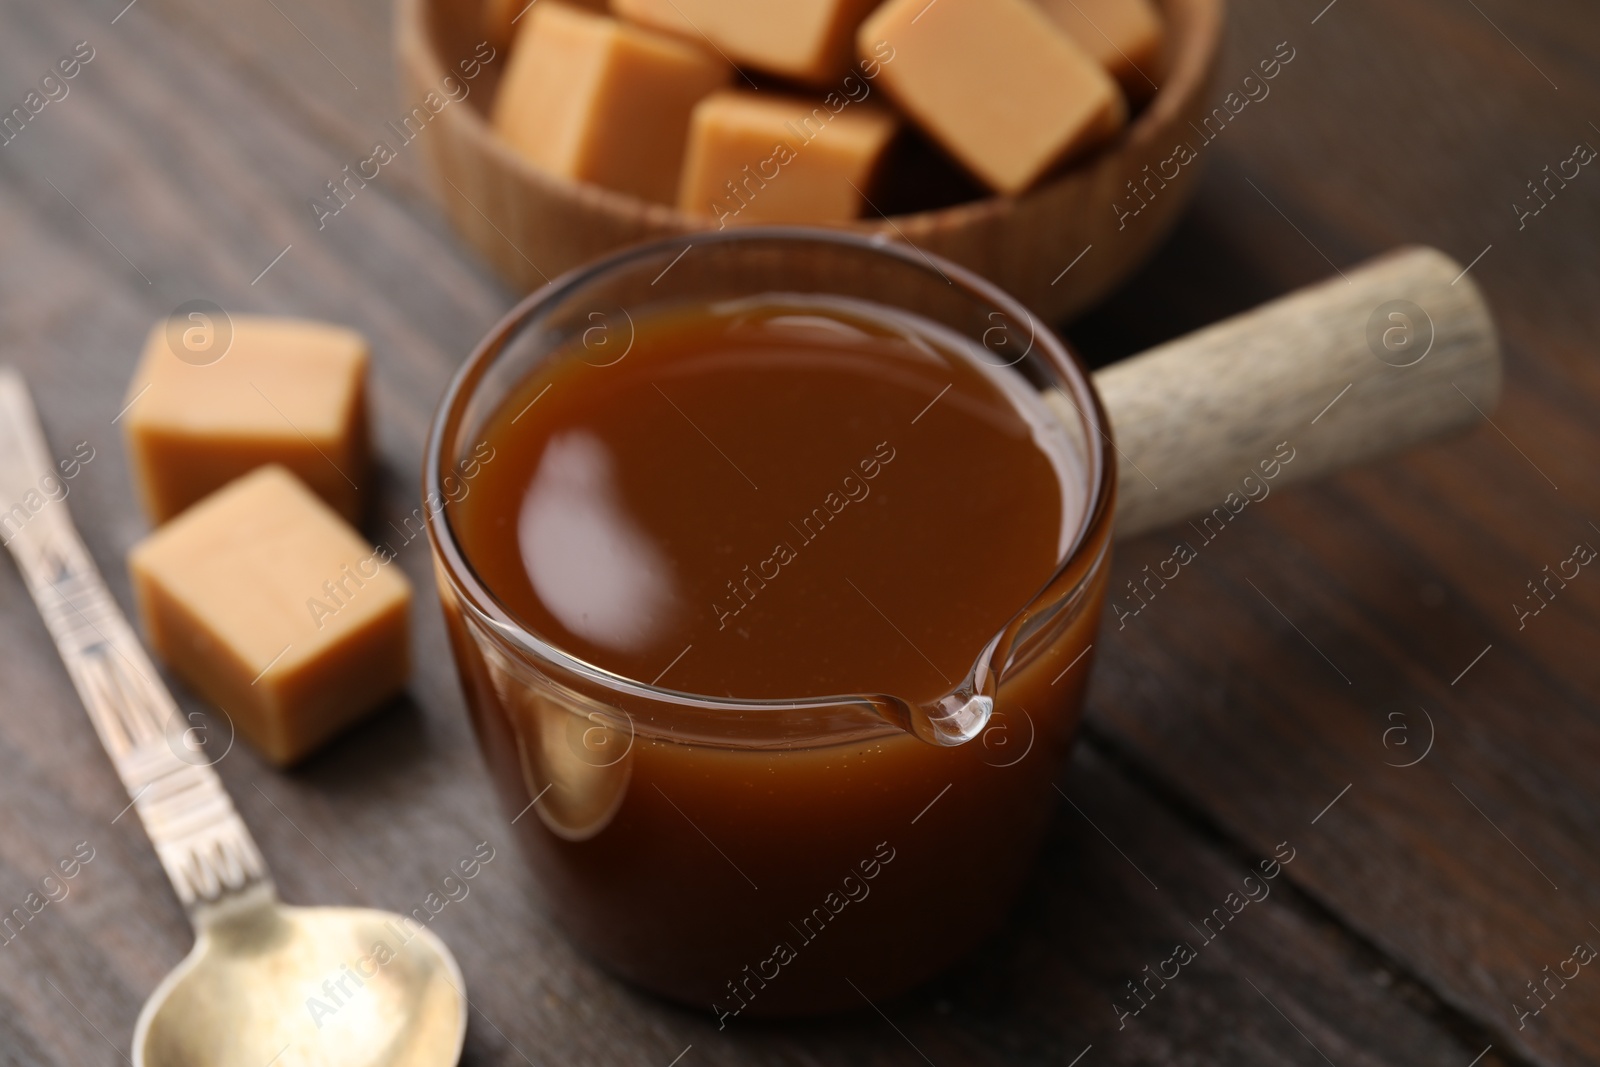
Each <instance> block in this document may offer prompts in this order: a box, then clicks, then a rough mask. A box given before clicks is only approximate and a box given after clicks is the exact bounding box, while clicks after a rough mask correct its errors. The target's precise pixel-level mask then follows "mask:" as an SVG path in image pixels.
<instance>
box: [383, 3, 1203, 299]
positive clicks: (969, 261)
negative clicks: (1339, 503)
mask: <svg viewBox="0 0 1600 1067" xmlns="http://www.w3.org/2000/svg"><path fill="white" fill-rule="evenodd" d="M398 2H399V9H398V18H397V29H396V46H397V49H398V51H399V57H400V73H401V82H402V87H403V91H404V93H405V97H404V101H405V103H406V104H407V105H408V106H409V105H411V104H419V105H420V104H421V103H422V102H423V101H424V99H425V98H426V97H427V96H428V94H429V93H434V94H435V100H436V101H437V100H439V99H440V98H442V97H443V95H444V94H443V93H442V92H441V90H440V83H441V82H442V81H443V80H444V78H445V77H446V76H447V75H451V74H455V75H456V76H457V79H458V80H459V79H460V74H459V70H460V68H458V65H457V64H458V63H459V62H460V61H461V60H462V59H467V58H469V57H471V56H472V55H473V52H474V49H475V48H476V47H477V46H478V45H479V43H480V42H481V41H483V40H484V39H485V37H486V36H487V35H486V33H485V32H484V29H483V26H484V14H483V8H484V5H485V3H486V2H492V0H398ZM1158 3H1159V5H1160V7H1161V8H1162V10H1163V13H1164V15H1165V17H1166V23H1167V46H1166V69H1167V76H1166V79H1165V82H1164V83H1163V85H1162V88H1161V90H1160V91H1159V92H1158V93H1156V95H1155V97H1154V98H1153V99H1152V100H1151V101H1150V102H1149V103H1148V104H1147V105H1146V106H1145V107H1144V109H1143V110H1142V111H1140V112H1139V113H1138V114H1137V115H1136V116H1135V117H1134V120H1133V122H1132V123H1130V124H1129V126H1128V128H1127V129H1126V130H1124V131H1123V133H1122V134H1121V135H1120V136H1119V137H1118V138H1117V139H1116V140H1115V141H1113V142H1111V143H1110V144H1108V145H1107V146H1106V147H1104V148H1102V149H1100V150H1099V151H1097V152H1096V153H1094V154H1093V155H1090V156H1088V157H1086V158H1084V159H1081V160H1079V161H1077V162H1075V163H1073V164H1071V165H1070V166H1068V167H1066V168H1065V169H1063V170H1061V171H1059V172H1057V173H1055V174H1053V175H1052V176H1050V177H1048V178H1046V179H1045V180H1044V182H1042V183H1041V184H1040V185H1039V186H1037V187H1036V188H1034V189H1033V190H1031V191H1029V192H1027V193H1024V194H1023V195H1021V196H1018V197H996V196H990V197H985V198H983V199H979V200H973V201H969V202H966V203H962V204H957V205H955V206H952V207H946V208H939V209H937V210H932V211H921V212H917V213H913V214H905V215H895V216H891V217H890V218H888V219H884V218H882V217H879V218H864V219H861V220H858V221H856V222H853V223H850V224H848V228H850V229H854V230H857V231H860V232H864V233H882V234H885V235H888V236H890V237H896V238H900V239H902V240H906V241H909V242H911V243H912V244H914V245H916V246H917V247H919V248H923V249H925V250H927V251H930V252H936V253H939V254H940V255H943V256H948V257H949V258H950V259H953V260H955V261H956V262H957V263H961V264H963V265H965V266H967V267H970V268H971V269H973V270H975V271H977V272H978V273H979V274H982V275H984V276H985V277H987V278H989V279H990V280H992V281H994V282H995V283H997V284H998V285H1000V286H1001V287H1002V288H1004V289H1006V290H1007V291H1009V292H1011V293H1012V294H1013V295H1015V296H1017V297H1018V298H1019V299H1021V300H1022V301H1023V302H1024V303H1025V304H1027V305H1028V306H1030V307H1031V308H1032V309H1033V310H1034V311H1035V312H1037V313H1038V314H1040V315H1042V316H1044V317H1045V318H1046V319H1047V320H1050V321H1059V320H1061V319H1064V318H1066V317H1068V316H1070V315H1073V314H1075V313H1077V312H1078V311H1081V310H1083V309H1084V308H1086V307H1088V306H1089V305H1091V304H1093V303H1094V302H1095V301H1096V300H1098V299H1100V297H1102V296H1104V295H1105V294H1106V293H1107V292H1108V291H1110V290H1111V289H1112V288H1113V287H1115V286H1116V285H1117V284H1118V283H1119V282H1121V281H1122V280H1123V279H1124V278H1126V277H1127V276H1128V275H1129V274H1130V273H1132V272H1133V270H1134V269H1135V268H1136V267H1138V266H1139V264H1140V263H1141V262H1143V260H1144V259H1145V257H1146V255H1147V254H1148V253H1149V252H1150V251H1151V250H1152V249H1153V248H1154V247H1155V245H1156V243H1157V242H1158V241H1159V240H1160V239H1161V238H1162V237H1164V236H1165V235H1166V233H1167V231H1168V230H1169V229H1170V228H1171V226H1172V224H1173V223H1174V222H1175V221H1176V219H1177V217H1178V213H1179V211H1180V210H1181V209H1182V208H1183V206H1184V204H1185V202H1186V201H1187V200H1188V198H1189V195H1190V194H1191V192H1192V191H1193V189H1194V184H1195V181H1196V178H1197V176H1198V171H1199V168H1200V166H1201V164H1203V162H1204V159H1205V155H1206V148H1205V137H1204V135H1202V134H1200V133H1197V132H1196V131H1197V130H1198V129H1199V128H1200V125H1201V119H1202V117H1203V116H1205V115H1209V114H1210V112H1211V106H1212V105H1213V104H1216V103H1219V102H1218V101H1211V100H1209V99H1208V90H1209V86H1210V82H1211V74H1212V69H1213V67H1214V65H1215V60H1216V56H1217V51H1218V46H1219V43H1220V36H1221V30H1222V10H1223V0H1158ZM504 66H505V64H504V50H503V49H502V50H501V51H500V53H499V54H497V55H496V58H495V59H494V60H493V61H492V62H489V63H486V64H483V65H482V70H481V72H480V73H479V74H478V76H477V77H476V78H475V79H473V80H472V81H470V82H467V83H466V84H467V86H468V87H469V93H468V95H467V96H466V98H465V99H463V100H462V101H460V102H459V103H447V104H446V105H445V106H443V107H442V108H440V109H439V110H438V111H437V113H436V114H434V115H432V117H431V119H429V121H428V122H427V126H426V128H425V129H424V130H423V132H422V133H421V134H420V135H419V136H417V137H416V142H415V143H416V145H417V150H418V151H420V152H421V153H422V154H423V155H424V156H425V157H427V159H428V162H429V169H430V171H431V174H432V177H433V181H434V191H435V193H436V195H437V196H438V199H439V202H440V204H441V205H442V206H443V207H444V211H445V214H446V215H447V216H448V217H449V218H450V221H451V223H452V224H453V225H454V226H455V228H456V230H457V231H458V232H459V233H460V234H461V235H462V236H464V237H465V238H466V239H467V240H468V241H469V242H470V243H471V244H472V245H473V247H475V248H476V249H478V251H479V252H481V253H482V254H483V255H484V256H485V257H487V259H488V260H489V262H490V263H492V264H493V265H494V267H495V269H496V270H497V271H499V273H500V274H501V275H502V276H503V277H504V278H505V279H506V280H507V281H508V282H509V283H510V284H511V285H512V286H513V287H514V288H516V289H518V290H520V291H528V290H531V289H533V288H535V287H537V286H539V285H541V284H543V283H544V282H545V281H546V280H548V279H551V278H554V277H556V276H557V275H558V274H561V273H563V272H565V271H567V270H569V269H571V268H573V267H576V266H579V265H581V264H583V263H586V262H588V261H589V260H591V259H594V258H595V257H597V256H599V255H601V254H603V253H605V252H609V251H611V250H613V249H616V248H619V247H621V246H624V245H629V244H633V243H634V242H637V241H643V240H647V239H651V238H659V237H670V236H673V235H677V234H692V233H694V232H696V231H698V230H704V229H706V228H708V227H709V225H710V220H709V219H707V218H699V217H695V216H691V215H687V214H684V213H683V212H680V211H678V210H676V209H675V208H671V207H667V206H665V205H661V204H652V203H648V202H646V201H643V200H640V199H638V198H637V197H633V196H630V195H627V194H623V193H616V192H612V191H611V190H609V189H602V188H600V187H598V186H594V185H589V184H585V183H578V182H571V181H568V180H566V179H564V178H559V177H555V176H553V175H550V174H546V173H544V172H543V171H541V170H539V169H537V168H536V167H534V166H533V165H531V164H529V163H527V162H526V161H525V160H523V159H522V158H521V157H520V156H518V155H517V154H516V153H515V152H513V151H512V150H511V148H509V147H508V146H507V145H505V144H504V143H503V142H502V141H501V140H500V139H499V138H498V137H497V136H496V135H495V133H494V131H493V130H492V129H491V127H490V126H489V123H488V120H487V110H488V107H489V104H490V102H491V101H492V100H493V98H494V96H493V94H494V91H495V89H496V88H497V85H498V82H499V77H500V73H501V71H502V69H503V68H504ZM459 91H460V90H459V88H457V90H456V92H457V93H459ZM424 114H426V112H424ZM1191 124H1193V125H1192V126H1191ZM1185 144H1187V145H1188V146H1190V150H1191V151H1192V152H1194V153H1195V155H1196V157H1197V158H1195V159H1193V160H1192V161H1190V162H1188V163H1186V164H1184V165H1181V166H1180V165H1178V164H1177V163H1176V162H1174V161H1172V160H1173V154H1174V150H1175V149H1176V148H1177V147H1178V146H1180V145H1185ZM1163 163H1165V165H1164V166H1163ZM1147 167H1148V170H1146V168H1147ZM1174 170H1176V176H1175V177H1174V176H1171V175H1172V174H1173V171H1174ZM1130 183H1133V184H1137V185H1138V186H1139V191H1138V196H1137V198H1136V195H1135V192H1134V191H1133V189H1132V188H1131V186H1130ZM1141 205H1143V206H1142V208H1141ZM1135 209H1138V211H1137V214H1133V213H1132V212H1133V211H1134V210H1135ZM1080 254H1081V255H1082V258H1081V259H1078V258H1077V257H1079V256H1080ZM1069 265H1071V268H1072V269H1071V270H1067V267H1068V266H1069Z"/></svg>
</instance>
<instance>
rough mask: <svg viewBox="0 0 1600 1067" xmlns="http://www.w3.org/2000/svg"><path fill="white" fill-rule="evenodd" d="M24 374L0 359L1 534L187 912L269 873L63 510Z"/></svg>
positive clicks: (62, 489)
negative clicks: (4, 365)
mask: <svg viewBox="0 0 1600 1067" xmlns="http://www.w3.org/2000/svg"><path fill="white" fill-rule="evenodd" d="M65 496H66V483H65V482H63V481H61V480H60V479H59V478H58V477H57V472H56V467H55V465H54V463H53V462H52V461H51V458H50V453H49V449H48V446H47V445H46V443H45V439H44V434H43V432H42V431H41V430H40V428H39V419H38V415H37V414H36V413H35V411H34V408H33V401H32V400H31V399H30V397H29V395H28V388H27V385H26V384H24V382H23V380H22V376H21V375H20V374H18V373H17V372H16V370H15V369H13V368H10V367H0V508H5V509H7V510H4V511H0V539H4V543H5V546H6V548H8V549H10V551H11V555H12V557H13V558H14V559H15V560H16V562H17V568H18V569H19V570H20V571H21V572H22V577H23V580H24V581H25V582H26V583H27V586H28V592H29V594H31V595H32V597H33V602H34V604H35V605H36V606H37V607H38V609H39V614H40V615H42V616H43V617H44V622H45V626H46V627H47V628H48V629H49V631H50V636H51V637H52V638H54V639H55V643H56V648H57V649H58V650H59V651H60V653H61V659H62V661H63V662H64V663H65V664H66V667H67V673H68V674H69V675H71V677H72V684H73V685H74V686H76V687H77V690H78V695H79V697H81V698H82V700H83V703H84V707H86V708H87V709H88V711H89V719H90V721H92V722H93V723H94V728H95V732H96V733H98V734H99V735H100V743H101V744H102V745H104V746H105V750H106V754H107V755H109V756H110V757H111V762H112V765H113V766H115V767H116V769H117V775H118V777H120V778H121V779H122V784H123V785H124V786H125V787H126V788H127V790H128V795H129V796H130V797H131V798H132V804H131V805H130V806H131V807H132V808H133V809H134V810H135V811H137V812H138V813H139V821H140V822H142V823H143V824H144V829H145V833H146V834H148V835H149V837H150V841H151V843H152V844H153V845H155V847H156V854H157V855H158V856H160V858H161V865H162V866H163V867H165V868H166V871H167V877H168V879H170V880H171V882H172V887H173V888H174V889H175V890H177V892H178V898H179V899H180V900H182V901H183V905H184V907H185V908H187V909H189V910H190V911H191V913H193V912H194V911H196V909H199V908H201V907H204V906H206V905H209V904H214V903H217V902H219V901H221V900H222V899H223V898H225V897H228V896H231V895H233V894H236V893H240V892H243V891H245V890H247V889H251V888H253V887H255V886H258V885H260V886H267V887H269V889H270V886H271V879H270V877H269V876H268V874H267V870H266V865H265V864H264V863H263V862H262V859H261V853H260V851H259V850H257V848H256V844H255V842H254V841H252V840H251V838H250V832H249V831H248V830H247V829H245V825H244V821H243V820H242V819H240V818H239V813H238V812H237V811H235V810H234V807H233V801H231V800H230V799H229V798H228V794H227V791H226V790H225V789H224V788H223V786H222V779H220V778H218V777H217V772H216V771H214V770H212V768H211V763H210V760H209V758H208V757H207V756H206V755H205V753H204V752H200V751H196V750H195V749H194V748H192V747H190V746H189V745H188V744H187V741H188V737H189V724H188V723H187V722H186V721H185V719H184V718H183V716H182V714H181V713H180V712H179V710H178V706H177V705H176V704H175V703H174V702H173V699H172V694H170V693H169V692H167V688H166V686H164V685H163V684H162V683H161V679H160V675H158V674H157V673H156V669H155V666H154V665H153V664H152V663H151V662H150V657H149V656H148V655H146V654H145V651H144V648H143V646H141V645H140V643H139V639H138V637H137V636H135V634H134V632H133V628H132V627H131V626H129V625H128V620H127V619H126V618H125V617H124V616H123V614H122V612H121V610H119V609H118V607H117V604H116V601H115V600H113V599H112V597H111V593H110V591H109V590H107V589H106V585H105V581H104V580H103V579H102V578H101V577H100V572H99V571H98V570H97V569H96V568H95V565H94V560H93V559H92V558H90V556H89V551H88V549H87V548H85V547H84V544H83V540H82V539H81V538H80V537H79V536H78V532H77V530H76V529H74V528H73V525H72V518H71V516H70V515H68V514H67V506H66V501H65V499H64V498H65Z"/></svg>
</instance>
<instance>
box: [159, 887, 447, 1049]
mask: <svg viewBox="0 0 1600 1067" xmlns="http://www.w3.org/2000/svg"><path fill="white" fill-rule="evenodd" d="M195 927H196V930H197V935H196V937H195V945H194V949H193V950H192V951H191V952H190V953H189V955H188V956H187V957H185V959H184V960H183V962H182V963H180V964H179V965H178V966H177V967H176V968H175V969H174V970H173V971H172V973H171V974H169V975H167V977H166V979H165V980H163V981H162V983H161V984H160V985H159V986H157V987H156V990H155V992H154V993H152V994H151V996H150V999H149V1000H148V1001H146V1002H145V1006H144V1009H143V1010H142V1011H141V1012H140V1013H139V1021H138V1024H137V1025H136V1027H135V1029H134V1034H133V1063H134V1067H190V1065H194V1067H201V1065H205V1067H235V1065H238V1067H263V1065H264V1064H268V1063H270V1064H273V1065H274V1067H322V1065H324V1064H325V1065H327V1067H437V1065H441V1064H453V1063H455V1062H456V1060H457V1058H458V1056H459V1054H460V1049H461V1042H462V1037H463V1035H464V1033H465V1031H466V1024H467V1002H466V998H465V996H464V995H463V993H462V992H461V991H462V989H463V988H464V985H463V982H462V978H461V970H460V968H459V967H458V966H457V965H456V961H455V959H454V957H452V956H451V954H450V951H449V949H447V948H446V947H445V945H444V943H443V942H442V941H440V940H439V938H438V937H437V936H435V935H434V934H433V932H432V931H430V930H428V929H427V928H426V927H424V926H421V925H420V924H418V923H417V922H416V921H415V920H414V919H410V918H407V917H403V916H400V915H396V914H394V913H392V912H386V911H375V910H372V909H368V908H297V907H290V906H288V905H285V904H281V903H279V902H278V900H277V898H276V896H275V895H274V894H273V893H272V892H271V890H270V888H269V887H266V886H258V887H256V888H255V889H254V890H252V891H250V892H249V893H248V894H246V895H245V896H243V897H242V898H240V899H238V900H235V901H232V902H230V903H229V904H228V905H225V906H222V907H218V908H214V909H211V910H210V911H208V912H207V913H206V914H205V915H204V916H203V917H198V918H197V919H196V923H195Z"/></svg>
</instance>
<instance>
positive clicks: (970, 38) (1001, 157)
mask: <svg viewBox="0 0 1600 1067" xmlns="http://www.w3.org/2000/svg"><path fill="white" fill-rule="evenodd" d="M879 42H887V43H888V45H889V46H890V47H891V48H893V50H894V51H893V53H892V55H893V59H892V60H888V61H885V62H884V63H883V64H882V68H881V72H880V74H879V76H878V81H879V83H880V84H881V85H882V86H883V89H884V91H885V92H887V93H888V94H889V96H890V97H891V98H893V99H894V100H895V102H896V103H898V104H899V105H900V106H901V108H902V109H903V110H904V111H905V112H906V113H907V114H908V115H910V116H911V118H912V119H913V120H914V121H915V122H916V123H917V124H918V125H919V126H921V127H922V129H923V130H924V131H926V132H927V133H928V135H929V136H931V137H932V138H933V139H934V140H935V141H937V142H938V143H939V145H940V146H941V147H943V148H944V150H945V151H947V152H949V153H950V155H952V156H953V157H955V159H956V160H957V161H958V162H959V163H961V164H962V165H963V166H964V167H966V168H967V169H968V170H969V171H971V172H972V174H973V175H974V176H976V177H977V178H979V179H980V180H982V181H983V182H984V183H985V184H987V185H988V186H989V187H990V188H992V189H994V190H996V191H997V192H1001V193H1007V194H1014V193H1020V192H1022V191H1023V190H1024V189H1026V188H1028V186H1030V185H1032V184H1033V183H1034V182H1036V181H1037V180H1038V179H1039V178H1040V176H1041V175H1043V174H1044V173H1045V172H1046V171H1048V170H1049V169H1050V168H1051V167H1053V166H1055V165H1056V164H1057V163H1059V162H1061V161H1062V160H1064V159H1066V158H1067V157H1068V156H1071V155H1073V154H1075V153H1077V152H1079V151H1081V150H1083V149H1085V148H1088V147H1090V146H1092V145H1094V144H1096V143H1098V142H1101V141H1103V140H1105V139H1106V138H1108V137H1109V136H1110V135H1111V134H1113V133H1114V132H1116V130H1118V129H1119V128H1120V127H1121V126H1122V123H1123V121H1124V120H1125V119H1126V117H1127V105H1126V104H1125V103H1124V102H1123V98H1122V91H1121V90H1120V89H1118V88H1117V83H1116V82H1114V81H1112V80H1111V76H1110V75H1109V74H1107V73H1106V72H1105V69H1104V68H1102V67H1101V66H1100V64H1098V63H1096V62H1095V61H1094V59H1093V57H1091V56H1090V55H1089V54H1088V53H1087V52H1085V51H1084V50H1083V49H1082V48H1080V47H1079V46H1078V45H1076V44H1074V43H1073V42H1072V39H1071V38H1070V37H1068V36H1067V35H1066V33H1065V32H1063V31H1062V30H1061V28H1060V27H1058V26H1057V25H1056V24H1055V23H1054V22H1052V21H1050V19H1049V18H1048V17H1046V15H1045V14H1044V12H1043V11H1041V10H1040V9H1039V8H1038V7H1037V6H1036V5H1035V4H1034V3H1033V2H1032V0H936V2H935V3H932V4H929V3H928V0H887V2H886V3H885V4H884V5H883V6H882V7H880V8H878V10H877V11H875V12H873V14H872V16H871V17H870V18H868V19H867V21H866V22H864V23H862V25H861V30H860V32H859V33H858V34H857V35H856V48H857V52H858V53H859V54H860V55H861V56H862V58H863V59H865V58H866V57H867V56H869V55H873V54H874V52H873V49H874V46H875V45H877V44H878V43H879Z"/></svg>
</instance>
